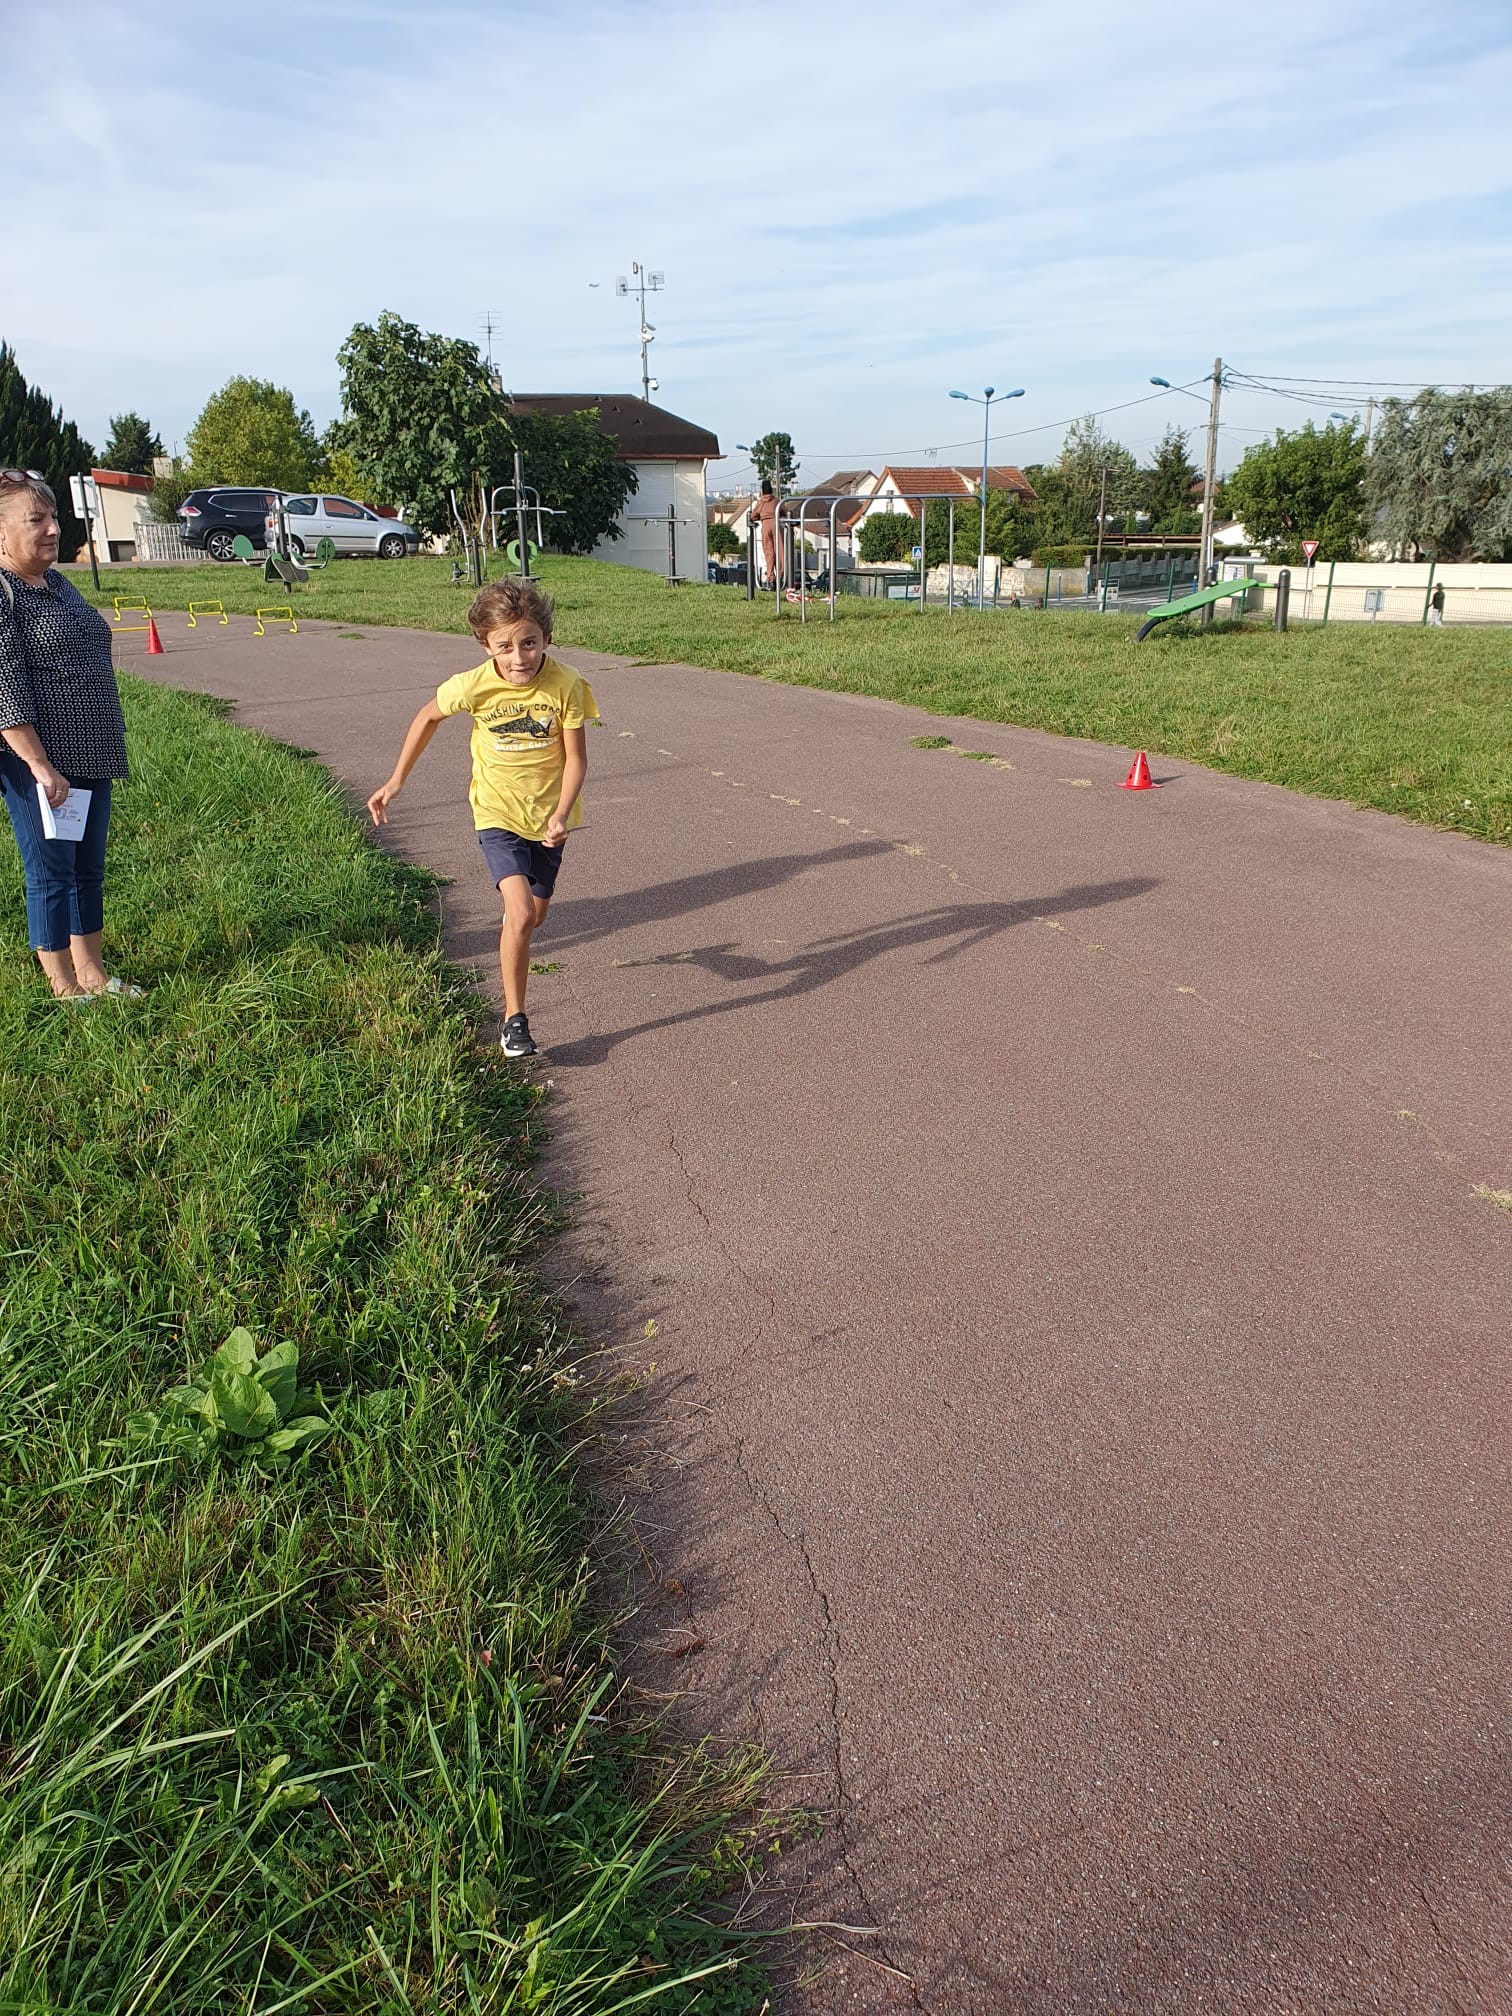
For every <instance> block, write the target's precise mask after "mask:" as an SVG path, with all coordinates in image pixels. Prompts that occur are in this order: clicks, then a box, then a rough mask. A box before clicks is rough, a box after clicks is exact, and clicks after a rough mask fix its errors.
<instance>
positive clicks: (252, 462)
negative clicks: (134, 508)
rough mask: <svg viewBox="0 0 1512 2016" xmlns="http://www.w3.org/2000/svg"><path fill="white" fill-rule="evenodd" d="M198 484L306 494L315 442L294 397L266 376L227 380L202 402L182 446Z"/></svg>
mask: <svg viewBox="0 0 1512 2016" xmlns="http://www.w3.org/2000/svg"><path fill="white" fill-rule="evenodd" d="M185 445H186V447H187V448H188V450H189V457H188V459H189V467H190V469H191V470H192V472H193V474H194V477H195V480H196V482H198V483H201V484H205V483H229V484H258V483H266V484H268V485H269V486H270V487H271V488H273V489H276V490H308V489H309V488H310V487H311V486H312V485H313V484H314V483H316V482H318V481H319V472H320V462H321V457H320V443H319V442H318V441H317V439H316V438H315V428H314V425H313V423H312V421H311V419H310V416H309V414H308V413H305V412H301V411H298V410H297V409H296V407H295V405H294V395H293V393H292V392H288V391H285V390H284V388H283V387H282V386H280V385H273V384H270V383H269V382H268V380H267V379H265V378H230V379H228V380H227V381H226V383H225V384H224V385H223V386H222V387H221V389H220V390H219V392H215V393H212V395H211V396H210V398H209V399H207V400H206V401H205V406H204V410H203V412H201V414H200V416H199V418H198V419H197V420H196V421H195V423H194V425H193V426H192V427H191V428H190V429H189V433H188V437H187V440H186V442H185Z"/></svg>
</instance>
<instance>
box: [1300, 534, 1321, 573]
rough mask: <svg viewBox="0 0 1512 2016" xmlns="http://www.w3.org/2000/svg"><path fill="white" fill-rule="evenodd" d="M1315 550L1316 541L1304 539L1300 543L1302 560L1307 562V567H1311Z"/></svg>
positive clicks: (1316, 548)
mask: <svg viewBox="0 0 1512 2016" xmlns="http://www.w3.org/2000/svg"><path fill="white" fill-rule="evenodd" d="M1317 550H1318V541H1317V540H1316V539H1304V540H1303V541H1302V558H1303V559H1304V560H1305V561H1306V562H1307V564H1308V566H1309V567H1310V566H1311V565H1312V556H1313V555H1314V553H1316V552H1317Z"/></svg>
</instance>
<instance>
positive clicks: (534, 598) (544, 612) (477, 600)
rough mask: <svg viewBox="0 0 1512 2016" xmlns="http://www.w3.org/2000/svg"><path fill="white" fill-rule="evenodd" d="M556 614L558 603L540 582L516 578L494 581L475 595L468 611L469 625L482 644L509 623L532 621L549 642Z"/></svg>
mask: <svg viewBox="0 0 1512 2016" xmlns="http://www.w3.org/2000/svg"><path fill="white" fill-rule="evenodd" d="M555 614H556V604H555V603H554V602H553V601H552V599H551V597H550V596H549V595H548V594H547V593H546V591H545V589H544V588H542V587H541V586H540V584H539V583H538V582H535V581H520V580H515V579H508V580H504V581H491V582H490V583H489V584H488V586H487V587H486V588H484V589H483V590H481V592H480V593H478V594H477V595H475V596H474V597H473V600H472V606H471V608H470V609H469V610H468V612H467V627H468V629H469V630H471V632H472V633H473V635H474V637H476V638H477V640H478V642H479V643H480V644H486V643H487V642H488V633H489V632H490V631H491V630H498V629H500V628H502V626H503V625H504V624H506V623H524V622H530V623H534V624H535V625H536V626H537V627H538V628H539V630H540V633H541V635H542V636H543V637H544V638H545V640H546V642H547V643H548V644H549V643H550V642H551V619H552V617H553V616H554V615H555Z"/></svg>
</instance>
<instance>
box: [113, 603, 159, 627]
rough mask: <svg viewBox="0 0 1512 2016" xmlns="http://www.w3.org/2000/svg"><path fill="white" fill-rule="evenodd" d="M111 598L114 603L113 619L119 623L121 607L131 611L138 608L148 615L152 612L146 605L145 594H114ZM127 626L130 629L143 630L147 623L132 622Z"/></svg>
mask: <svg viewBox="0 0 1512 2016" xmlns="http://www.w3.org/2000/svg"><path fill="white" fill-rule="evenodd" d="M111 599H112V601H113V602H114V603H115V620H116V622H117V623H119V622H120V620H121V611H122V610H123V609H130V610H133V611H135V610H138V609H140V610H141V611H142V612H143V614H144V615H149V616H150V615H151V613H152V612H151V610H150V609H148V607H147V597H146V596H145V595H115V596H112V598H111ZM127 628H128V629H132V630H135V629H142V630H145V629H146V628H147V625H146V624H145V623H142V624H135V623H132V624H128V625H127Z"/></svg>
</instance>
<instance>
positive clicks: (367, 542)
mask: <svg viewBox="0 0 1512 2016" xmlns="http://www.w3.org/2000/svg"><path fill="white" fill-rule="evenodd" d="M283 514H284V518H285V521H286V522H287V524H288V527H289V543H290V545H291V546H292V547H293V548H294V551H295V553H296V554H299V553H310V554H313V553H314V551H315V548H316V547H317V546H318V545H319V544H320V542H321V540H322V539H329V540H330V542H331V544H332V545H333V546H334V547H335V548H336V551H337V553H338V554H349V553H368V554H377V556H378V557H379V559H381V560H402V559H403V558H404V556H405V554H406V553H418V552H419V550H420V535H419V533H418V532H417V531H416V530H415V529H414V527H413V526H412V525H405V524H403V523H401V521H400V520H399V519H397V518H380V517H379V515H378V513H377V512H376V511H374V510H371V509H370V508H369V507H368V506H367V505H366V504H354V503H353V502H352V500H351V498H350V497H332V496H329V495H325V496H321V495H305V496H302V497H285V498H284V500H283ZM277 531H278V514H277V512H276V511H273V512H270V513H269V514H268V535H269V541H270V543H271V541H272V539H273V538H274V537H275V536H276V534H277Z"/></svg>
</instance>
